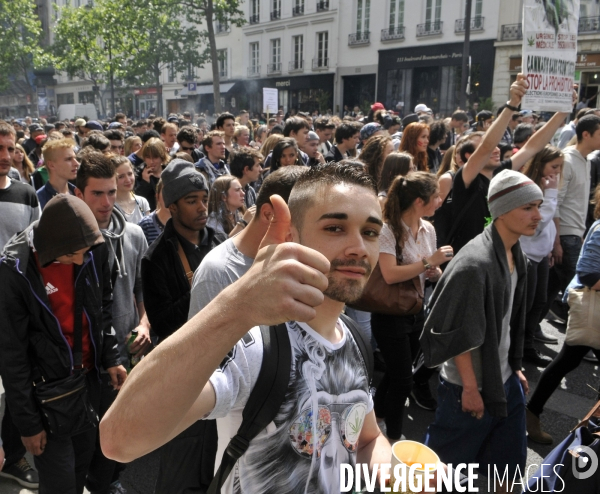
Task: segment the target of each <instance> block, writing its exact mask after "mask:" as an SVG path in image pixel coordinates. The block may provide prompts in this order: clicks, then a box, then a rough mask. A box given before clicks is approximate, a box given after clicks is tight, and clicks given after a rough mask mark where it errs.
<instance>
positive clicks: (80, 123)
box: [75, 118, 86, 127]
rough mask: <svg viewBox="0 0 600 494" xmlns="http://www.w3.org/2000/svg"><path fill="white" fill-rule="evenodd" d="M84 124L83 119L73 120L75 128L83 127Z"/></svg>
mask: <svg viewBox="0 0 600 494" xmlns="http://www.w3.org/2000/svg"><path fill="white" fill-rule="evenodd" d="M85 124H86V122H85V120H84V119H83V118H78V119H77V120H75V127H83V126H84V125H85Z"/></svg>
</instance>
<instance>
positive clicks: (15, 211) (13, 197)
mask: <svg viewBox="0 0 600 494" xmlns="http://www.w3.org/2000/svg"><path fill="white" fill-rule="evenodd" d="M39 217H40V208H39V205H38V198H37V196H36V195H35V191H34V190H33V187H31V186H30V185H26V184H23V183H21V182H20V181H16V180H11V179H9V182H8V187H6V188H5V189H0V250H2V249H4V246H5V245H6V243H7V242H8V241H9V240H10V238H11V237H12V236H13V235H14V234H16V233H20V232H22V231H23V230H25V228H27V227H28V226H29V224H30V223H31V222H33V221H36V220H38V219H39Z"/></svg>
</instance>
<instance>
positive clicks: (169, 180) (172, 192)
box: [160, 158, 208, 208]
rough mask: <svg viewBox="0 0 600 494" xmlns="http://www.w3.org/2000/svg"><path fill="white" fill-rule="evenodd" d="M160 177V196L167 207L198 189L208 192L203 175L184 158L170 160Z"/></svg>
mask: <svg viewBox="0 0 600 494" xmlns="http://www.w3.org/2000/svg"><path fill="white" fill-rule="evenodd" d="M160 178H161V179H162V183H163V190H162V197H163V201H164V202H165V207H167V208H168V207H169V206H170V205H171V204H173V203H174V202H176V201H177V200H179V199H181V198H182V197H184V196H186V195H188V194H189V193H190V192H196V191H198V190H205V191H206V192H208V186H207V185H206V180H204V176H203V175H202V174H201V173H200V172H199V171H198V170H196V167H195V166H194V165H193V164H192V163H190V162H189V161H186V160H182V159H179V158H177V159H174V160H172V161H171V162H170V163H169V164H168V165H167V167H166V168H165V169H164V170H163V172H162V174H161V175H160Z"/></svg>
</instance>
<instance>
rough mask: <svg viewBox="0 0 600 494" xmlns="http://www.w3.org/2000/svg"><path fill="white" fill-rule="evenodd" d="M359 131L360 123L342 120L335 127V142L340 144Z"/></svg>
mask: <svg viewBox="0 0 600 494" xmlns="http://www.w3.org/2000/svg"><path fill="white" fill-rule="evenodd" d="M358 132H360V124H358V123H356V122H342V123H341V124H340V126H339V127H338V128H337V129H335V142H337V143H338V144H340V143H341V142H342V141H343V140H344V139H350V138H352V137H353V136H354V135H355V134H357V133H358Z"/></svg>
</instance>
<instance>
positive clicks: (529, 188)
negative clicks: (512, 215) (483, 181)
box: [488, 170, 544, 220]
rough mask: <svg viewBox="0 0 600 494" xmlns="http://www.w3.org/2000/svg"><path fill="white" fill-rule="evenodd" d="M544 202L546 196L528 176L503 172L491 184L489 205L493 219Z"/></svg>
mask: <svg viewBox="0 0 600 494" xmlns="http://www.w3.org/2000/svg"><path fill="white" fill-rule="evenodd" d="M540 200H544V194H543V193H542V189H540V188H539V187H538V186H537V185H536V184H535V183H534V182H533V181H532V180H531V179H530V178H529V177H528V176H526V175H523V174H522V173H519V172H515V171H513V170H502V171H501V172H500V173H498V175H496V176H495V177H494V178H493V179H492V181H491V182H490V189H489V193H488V204H489V208H490V213H491V215H492V219H493V220H495V219H496V218H498V217H499V216H502V215H503V214H506V213H508V212H510V211H512V210H513V209H517V208H518V207H521V206H523V205H525V204H529V203H530V202H535V201H540Z"/></svg>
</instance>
